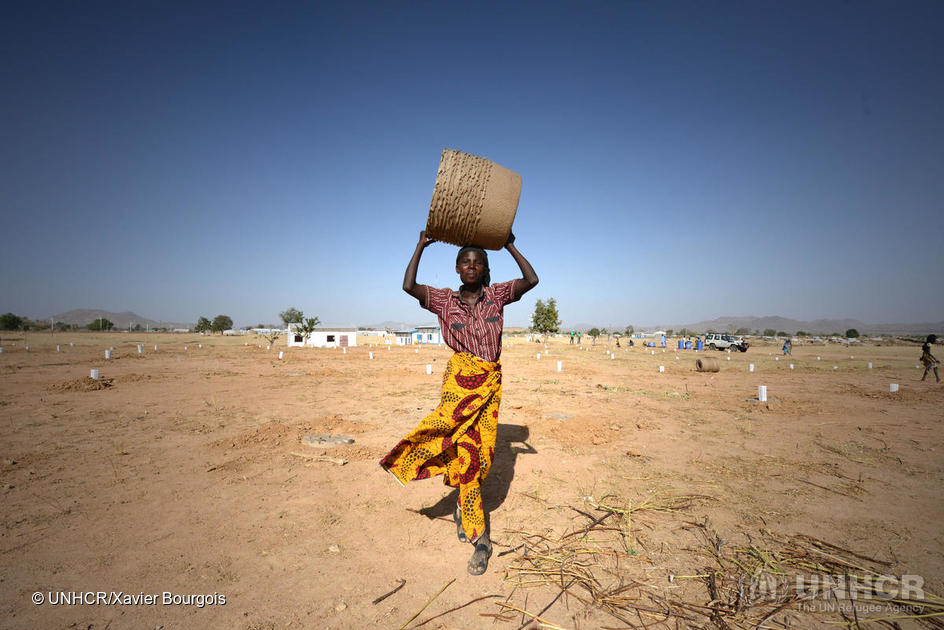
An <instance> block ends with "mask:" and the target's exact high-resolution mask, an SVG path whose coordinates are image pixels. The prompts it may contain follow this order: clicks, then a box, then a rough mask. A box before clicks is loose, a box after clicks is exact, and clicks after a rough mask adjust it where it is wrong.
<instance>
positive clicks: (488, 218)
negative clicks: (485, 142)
mask: <svg viewBox="0 0 944 630" xmlns="http://www.w3.org/2000/svg"><path fill="white" fill-rule="evenodd" d="M520 196H521V175H518V173H515V172H513V171H509V170H508V169H507V168H505V167H504V166H500V165H498V164H495V163H494V162H492V161H491V160H487V159H485V158H482V157H478V156H476V155H469V154H468V153H462V152H461V151H453V150H452V149H443V152H442V159H441V160H440V161H439V172H438V173H437V174H436V185H435V186H434V187H433V200H432V202H431V203H430V204H429V218H428V219H427V220H426V235H427V236H429V237H430V238H434V239H436V240H437V241H445V242H447V243H452V244H453V245H460V246H465V245H475V246H477V247H483V248H485V249H501V248H502V247H504V246H505V242H506V241H507V240H508V235H509V234H510V233H511V225H512V223H514V222H515V213H516V212H517V211H518V199H519V197H520Z"/></svg>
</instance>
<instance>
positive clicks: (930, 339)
mask: <svg viewBox="0 0 944 630" xmlns="http://www.w3.org/2000/svg"><path fill="white" fill-rule="evenodd" d="M928 343H937V335H928Z"/></svg>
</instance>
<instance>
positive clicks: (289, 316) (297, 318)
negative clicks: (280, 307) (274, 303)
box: [279, 306, 305, 327]
mask: <svg viewBox="0 0 944 630" xmlns="http://www.w3.org/2000/svg"><path fill="white" fill-rule="evenodd" d="M279 317H281V318H282V323H283V324H285V326H286V327H288V325H289V324H301V323H302V320H303V319H304V317H305V314H304V313H302V312H301V311H300V310H298V309H297V308H295V307H294V306H289V307H288V308H287V309H285V310H284V311H282V312H281V313H279Z"/></svg>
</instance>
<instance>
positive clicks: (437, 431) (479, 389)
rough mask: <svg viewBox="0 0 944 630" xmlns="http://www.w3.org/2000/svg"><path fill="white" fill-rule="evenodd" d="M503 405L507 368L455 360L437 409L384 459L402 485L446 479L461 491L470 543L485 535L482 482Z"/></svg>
mask: <svg viewBox="0 0 944 630" xmlns="http://www.w3.org/2000/svg"><path fill="white" fill-rule="evenodd" d="M500 403H501V363H498V362H491V361H486V360H484V359H480V358H479V357H477V356H475V355H473V354H469V353H468V352H457V353H456V354H454V355H452V358H451V359H449V363H448V364H447V365H446V371H445V373H444V374H443V384H442V399H441V400H440V402H439V406H438V407H436V409H435V410H434V411H433V412H432V413H431V414H429V415H428V416H426V417H425V418H423V420H422V421H421V422H420V423H419V425H418V426H417V427H416V428H415V429H413V431H411V432H410V433H409V434H407V436H406V437H404V438H403V439H402V440H400V442H398V443H397V445H396V446H394V447H393V449H392V450H391V451H390V452H389V453H387V455H386V456H385V457H384V458H383V459H382V460H380V465H381V466H382V467H383V468H384V469H385V470H388V471H390V472H391V473H392V474H393V475H394V476H395V477H396V478H397V479H399V480H400V482H401V483H403V484H406V483H407V482H409V481H413V480H414V479H428V478H430V477H435V476H436V475H443V482H444V483H445V484H446V485H447V486H451V487H453V488H459V505H460V507H461V508H462V527H463V529H464V530H465V534H466V536H468V537H469V540H470V541H472V542H475V540H476V539H477V538H478V537H479V536H480V535H481V534H482V533H483V532H484V531H485V510H484V509H483V508H482V482H483V481H485V477H487V476H488V471H489V468H491V465H492V458H493V457H494V456H495V432H496V429H497V428H498V406H499V404H500Z"/></svg>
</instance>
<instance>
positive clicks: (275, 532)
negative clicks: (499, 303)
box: [0, 333, 944, 629]
mask: <svg viewBox="0 0 944 630" xmlns="http://www.w3.org/2000/svg"><path fill="white" fill-rule="evenodd" d="M362 341H363V340H362ZM584 341H586V339H584ZM246 342H247V340H246V339H243V338H235V339H230V338H226V339H224V338H220V337H215V338H210V337H200V336H197V335H184V336H179V335H178V336H175V335H155V334H152V335H142V334H137V335H135V334H134V333H112V334H73V335H68V334H57V335H56V336H54V337H51V336H49V335H48V334H46V335H41V334H38V333H37V334H33V335H31V336H30V337H29V338H28V339H22V338H21V339H19V340H17V341H15V343H14V342H13V341H11V340H10V338H8V337H5V338H4V339H3V346H4V348H3V353H2V354H0V434H2V437H3V439H2V453H0V494H2V505H3V511H2V529H0V607H2V608H0V613H2V619H3V621H2V623H0V626H2V627H4V628H82V629H87V628H94V629H104V628H160V627H163V628H201V627H202V628H244V629H268V628H401V627H404V626H405V625H406V627H423V628H499V629H501V628H519V627H521V626H523V625H526V624H528V623H529V620H530V619H531V617H530V616H528V617H526V616H524V615H523V614H521V613H520V612H519V610H517V609H520V610H524V611H527V612H528V613H529V614H530V615H539V616H540V618H541V622H540V623H536V622H533V621H532V622H530V626H531V627H548V628H553V627H561V628H608V627H613V628H618V627H630V626H638V627H673V628H675V627H719V628H720V627H731V628H736V627H748V621H749V620H750V619H753V620H755V622H756V621H757V620H758V619H759V618H761V617H762V616H764V615H767V614H768V613H772V614H771V615H770V616H769V617H768V618H767V620H766V621H765V622H764V625H763V626H762V627H769V628H777V627H795V628H796V627H799V628H804V627H814V626H820V625H823V626H827V625H828V624H829V623H831V622H837V621H838V622H842V621H843V617H842V616H841V614H840V613H839V612H830V609H829V607H828V606H826V604H835V605H836V607H837V609H838V605H839V603H840V602H839V600H838V599H834V600H832V601H831V602H827V601H820V602H819V604H818V605H819V608H817V609H816V610H812V609H803V608H802V607H801V606H800V604H796V603H789V597H787V599H783V597H781V598H780V599H776V597H774V598H768V602H767V604H766V607H765V602H764V598H763V597H758V596H757V594H756V593H754V591H752V590H751V588H752V587H753V586H756V584H753V583H751V582H750V580H751V579H756V578H757V577H758V575H759V571H760V570H769V573H770V574H771V575H775V576H776V575H781V577H782V574H783V571H784V570H786V569H789V571H787V573H788V574H790V576H791V579H792V573H791V572H793V573H796V572H797V571H798V569H797V567H798V566H799V567H800V573H801V574H802V572H803V571H802V569H803V567H804V566H805V567H806V571H807V574H808V575H813V574H815V573H816V572H817V571H821V570H822V566H823V565H822V562H821V561H822V559H823V558H824V557H837V558H838V557H842V558H844V559H845V560H844V562H845V564H841V566H842V567H846V568H848V567H852V569H849V572H850V573H856V574H859V575H860V576H861V575H864V574H866V573H868V572H869V571H876V572H879V573H882V574H888V575H892V576H897V577H898V578H901V576H919V578H920V580H921V582H922V584H923V585H922V587H921V593H923V597H925V598H926V601H928V602H930V604H932V605H931V607H930V608H920V609H913V608H912V609H908V610H905V611H904V612H903V611H902V610H901V609H899V608H894V606H893V605H892V604H888V605H886V606H885V607H884V608H882V609H881V610H878V609H875V610H872V611H871V612H870V611H866V610H862V611H859V612H856V613H854V614H853V613H849V614H848V615H847V619H849V620H850V623H852V622H853V621H854V620H855V619H854V618H853V617H857V618H858V620H859V622H860V623H862V624H865V622H864V621H863V618H864V617H868V616H870V615H871V616H872V617H873V618H874V617H876V616H877V617H881V618H885V617H905V616H907V615H908V614H914V613H915V611H917V612H918V613H921V614H933V613H940V612H941V607H940V603H939V602H940V600H935V599H934V597H935V596H939V595H941V594H942V593H944V584H942V576H944V572H942V568H944V532H942V527H941V523H942V522H944V499H942V494H941V488H942V481H944V460H942V453H944V433H942V424H944V386H942V385H938V384H935V383H934V382H923V383H922V382H919V378H920V376H921V370H919V369H916V368H915V365H916V363H917V358H918V356H919V355H920V349H919V348H917V347H915V346H885V347H878V346H872V345H862V346H859V347H853V348H847V347H845V346H840V345H829V346H797V347H795V349H794V356H793V358H792V359H789V358H787V359H785V358H781V359H780V360H775V357H776V356H777V355H778V354H779V347H776V346H773V345H770V346H760V347H754V348H751V350H750V351H749V352H747V353H746V354H734V355H731V356H730V360H728V358H729V357H728V355H727V354H723V353H720V352H718V353H708V356H714V357H716V358H719V359H721V371H720V372H719V373H717V374H704V373H696V372H695V371H694V370H693V367H694V359H695V358H696V357H701V356H705V355H706V353H700V354H698V355H695V354H694V353H693V352H691V351H688V352H684V351H680V352H677V351H675V350H674V349H671V348H670V349H669V350H668V351H667V352H665V353H663V352H662V350H661V348H659V349H656V351H655V354H651V353H650V351H649V350H648V349H647V350H644V349H642V348H640V347H636V348H621V349H619V350H616V351H615V358H612V359H611V358H610V355H608V354H606V350H608V349H613V347H612V345H610V346H609V347H605V345H604V342H603V341H600V342H598V343H597V345H596V346H595V347H590V348H589V349H580V348H578V347H576V346H571V345H569V344H568V343H567V340H565V339H559V340H558V339H555V340H552V341H551V342H550V344H549V347H548V348H547V349H545V348H544V346H543V345H541V344H537V343H533V342H527V341H526V340H523V339H522V340H510V341H508V342H507V343H508V346H507V347H506V349H505V350H504V354H503V357H502V363H503V367H504V376H505V378H504V386H503V387H504V390H503V401H502V407H501V418H500V423H501V424H500V427H499V436H498V444H497V449H496V464H495V467H494V468H493V472H492V474H491V476H490V478H489V480H488V482H487V485H486V487H485V496H486V505H487V507H488V508H489V509H490V510H491V524H492V532H493V539H494V541H495V555H494V556H493V557H492V559H491V563H490V566H489V569H488V572H487V573H486V574H485V575H484V576H481V577H472V576H470V575H468V574H467V572H466V562H467V559H468V557H469V555H470V553H471V547H470V546H469V545H467V544H466V545H463V544H461V543H459V542H458V541H457V540H456V536H455V527H454V526H453V524H452V521H451V517H450V511H451V510H450V503H451V502H452V501H454V495H453V494H451V493H450V492H449V488H445V487H444V486H443V485H442V484H441V483H440V482H439V481H438V480H428V481H423V482H416V483H413V484H410V485H409V486H408V487H406V488H403V487H401V486H400V485H398V484H397V483H396V482H395V480H394V479H393V478H392V477H391V476H389V475H387V474H385V473H384V472H382V470H381V469H380V468H379V467H378V465H377V461H378V460H379V459H380V457H382V456H383V454H384V453H385V452H386V451H387V450H388V449H389V448H390V447H392V446H393V444H394V443H395V442H396V441H397V440H398V439H399V438H400V437H401V436H402V435H403V434H405V433H406V432H407V431H408V430H410V429H411V428H412V427H413V426H415V424H416V423H417V422H418V421H419V420H420V419H421V418H422V417H423V416H424V415H425V414H426V413H428V412H429V411H430V410H431V409H432V408H433V407H434V406H435V405H436V403H437V402H438V393H439V387H440V375H441V373H442V368H443V366H444V364H445V362H446V361H447V360H448V357H449V354H450V351H449V350H448V349H446V348H432V347H423V348H420V349H419V351H418V352H416V351H415V349H414V348H412V347H407V348H402V347H396V348H393V349H390V350H388V349H386V348H385V347H382V346H381V347H374V348H371V347H369V346H365V345H361V346H359V347H357V348H350V349H348V351H347V353H346V354H343V353H342V352H341V351H340V350H330V349H292V350H288V349H285V348H283V347H281V346H280V347H275V348H273V349H272V350H269V351H267V350H266V349H265V347H264V345H263V346H262V347H258V346H257V345H256V343H257V340H255V339H253V340H251V341H250V342H249V345H243V344H244V343H246ZM26 343H29V344H30V346H31V347H30V349H29V350H28V351H27V350H26V348H25V344H26ZM70 343H74V345H70ZM138 343H142V344H144V352H143V353H142V354H139V353H138V351H137V347H136V344H138ZM368 343H369V340H368ZM56 344H59V345H60V349H61V351H59V352H57V351H56ZM154 344H157V345H158V349H157V350H156V351H155V350H154V348H153V346H154ZM198 344H202V347H198ZM263 344H264V342H263ZM185 345H186V346H187V349H186V350H185V349H184V347H185ZM110 346H114V348H115V349H114V351H113V358H112V359H110V360H105V359H104V356H103V355H104V349H105V348H106V347H110ZM585 347H586V346H585ZM279 350H283V351H284V353H285V355H284V357H285V358H284V359H283V360H279V359H278V352H279ZM548 351H549V354H548ZM368 352H373V353H374V358H373V359H370V358H369V357H368ZM538 352H541V353H542V357H541V358H540V360H538V359H537V358H536V356H535V355H536V354H537V353H538ZM676 356H678V359H676ZM817 356H819V357H820V360H817ZM853 357H854V358H853ZM557 361H561V362H562V364H563V370H562V371H561V372H557V369H556V368H557ZM791 362H792V363H793V364H794V369H793V370H791V369H790V368H789V363H791ZM867 362H872V364H873V366H872V368H871V369H869V368H868V367H867ZM749 363H753V364H754V365H755V371H754V372H753V373H751V372H749V371H748V364H749ZM427 364H431V365H432V366H433V367H432V370H433V374H432V375H427V374H426V372H425V366H426V365H427ZM660 365H661V366H664V368H665V371H664V373H660V372H659V366H660ZM834 366H835V367H837V368H838V369H834ZM91 368H98V369H100V370H101V376H102V378H103V379H105V383H97V384H96V383H93V382H91V381H90V380H89V379H88V378H87V377H88V375H89V370H90V369H91ZM889 383H898V384H899V385H900V388H901V389H900V392H898V393H897V394H894V395H893V394H889V393H888V390H889ZM758 385H766V386H767V387H768V396H769V398H770V400H769V401H768V402H767V403H766V404H764V403H759V402H754V401H751V400H750V399H752V398H754V397H755V396H756V395H757V386H758ZM311 433H332V434H343V435H348V436H350V437H353V438H354V440H355V442H354V443H353V444H350V445H344V446H338V447H336V448H328V449H316V448H312V447H310V446H306V445H304V444H302V443H301V438H302V437H303V436H304V435H307V434H311ZM317 455H329V456H331V457H334V458H341V459H343V460H345V461H346V462H347V463H346V464H344V465H339V464H337V463H333V462H331V461H325V460H319V459H317V458H314V457H313V456H317ZM601 517H606V518H604V519H603V520H602V521H600V522H599V523H596V524H595V525H594V528H589V529H588V526H590V525H591V524H593V523H594V521H596V520H598V519H600V518H601ZM790 549H793V552H790V551H789V550H790ZM797 549H804V550H806V551H802V552H801V553H799V556H798V555H797V554H798V552H797V551H796V550H797ZM807 552H809V553H811V554H813V555H804V554H806V553H807ZM814 552H815V553H814ZM500 553H503V555H499V554H500ZM791 553H792V554H793V555H791ZM816 553H818V554H819V555H818V556H817V555H816ZM564 556H566V557H564ZM798 557H799V558H800V559H799V560H798V559H797V558H798ZM562 558H563V560H562ZM803 558H807V560H805V561H804V560H803ZM811 558H812V559H811ZM817 558H818V559H819V560H817ZM803 562H807V564H806V565H804V564H803ZM818 562H819V564H817V563H818ZM758 567H760V569H758ZM765 567H766V569H765ZM778 572H779V573H778ZM558 573H559V576H558ZM588 575H589V576H590V577H588ZM745 576H746V577H745ZM745 579H747V580H748V582H744V581H743V580H745ZM908 579H909V580H911V581H910V582H909V584H911V585H912V586H914V584H915V582H914V578H908ZM453 580H454V581H453ZM403 581H405V582H403ZM400 584H402V587H401V588H400V589H399V590H397V591H396V592H395V593H393V594H392V595H390V596H389V597H387V598H385V599H383V600H382V601H380V602H378V603H373V602H374V600H375V599H377V598H379V597H380V596H382V595H384V594H386V593H389V592H390V591H392V590H394V589H395V588H396V587H397V586H398V585H400ZM745 584H746V585H747V589H746V590H745ZM893 584H894V582H893ZM739 585H740V586H739ZM444 586H446V588H445V590H443V591H442V592H441V593H440V594H439V595H438V596H437V593H439V592H440V589H442V588H443V587H444ZM562 588H563V589H565V590H566V591H567V592H566V593H565V594H563V595H561V590H562ZM739 589H740V591H739ZM755 590H756V589H755ZM788 590H789V589H788ZM99 591H102V592H104V593H106V597H107V598H112V597H114V595H113V593H114V594H117V593H118V592H120V593H123V597H125V598H126V597H130V596H132V595H133V596H137V597H141V596H142V595H156V598H157V601H156V602H154V603H131V602H130V601H128V600H124V599H123V600H122V601H123V602H124V603H122V604H120V605H118V604H114V603H110V604H109V605H106V604H104V603H96V602H94V599H95V597H96V596H94V595H93V596H90V597H91V599H92V601H86V602H85V603H82V604H73V605H67V604H64V603H62V601H60V600H61V599H62V597H63V595H61V594H60V593H62V592H66V593H71V592H75V593H87V592H91V593H95V592H99ZM165 592H167V593H171V594H173V596H177V597H179V598H185V601H187V600H186V598H189V602H190V603H189V604H187V603H176V604H174V603H172V604H167V605H165V604H164V603H163V601H164V600H163V597H164V596H163V593H165ZM792 592H793V591H791V593H792ZM36 593H38V594H39V595H34V594H36ZM752 593H753V594H752ZM194 594H200V595H202V596H204V598H203V601H202V602H201V601H200V600H199V598H193V597H192V596H193V595H194ZM760 595H761V596H762V595H764V593H761V594H760ZM775 595H777V596H783V592H779V593H776V594H775ZM788 595H789V593H788ZM40 596H41V597H42V598H43V602H42V603H40V604H36V603H34V602H33V598H34V597H40ZM914 596H915V593H914V592H912V593H911V599H912V600H913V599H914ZM87 597H89V596H87ZM50 599H52V600H53V601H54V602H56V605H53V603H51V602H50ZM223 599H225V603H223V601H221V600H223ZM172 601H173V600H172ZM178 601H180V600H178ZM909 601H910V600H909ZM429 602H431V603H429ZM673 602H674V603H673ZM771 602H773V603H771ZM778 602H787V605H784V606H780V607H779V609H778V605H779V604H778ZM935 602H938V603H935ZM201 603H203V604H204V605H202V606H201V605H200V604H201ZM427 603H429V605H428V606H427V607H426V608H425V609H424V610H423V611H422V612H421V613H420V614H419V615H417V616H416V617H415V618H414V619H413V620H412V621H411V622H410V623H409V624H407V622H408V621H409V620H410V619H411V617H413V616H414V615H415V613H417V611H419V610H420V609H421V608H423V606H424V605H425V604H427ZM549 604H550V607H549V608H548V605H549ZM545 609H546V610H545ZM811 610H812V611H811ZM847 611H848V609H847ZM762 613H763V614H762ZM936 619H940V617H925V621H924V622H923V623H934V621H935V620H936ZM893 622H894V623H899V624H901V625H902V627H916V624H917V623H918V622H916V621H915V620H913V619H904V618H902V619H895V620H893ZM888 623H889V624H890V623H892V621H890V622H888ZM751 627H753V626H751ZM830 627H835V626H830ZM863 627H867V626H866V625H863ZM872 627H877V626H875V625H874V624H873V626H872ZM886 627H889V626H888V625H886Z"/></svg>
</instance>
